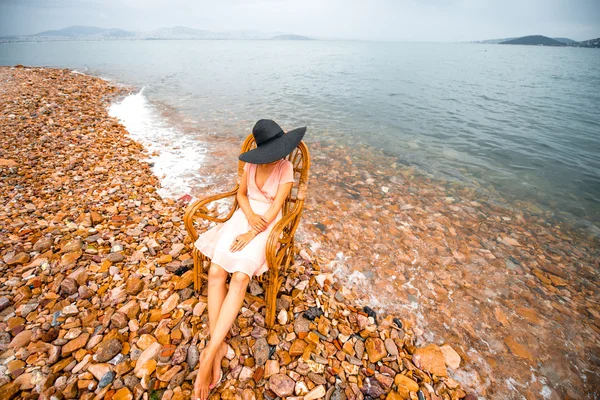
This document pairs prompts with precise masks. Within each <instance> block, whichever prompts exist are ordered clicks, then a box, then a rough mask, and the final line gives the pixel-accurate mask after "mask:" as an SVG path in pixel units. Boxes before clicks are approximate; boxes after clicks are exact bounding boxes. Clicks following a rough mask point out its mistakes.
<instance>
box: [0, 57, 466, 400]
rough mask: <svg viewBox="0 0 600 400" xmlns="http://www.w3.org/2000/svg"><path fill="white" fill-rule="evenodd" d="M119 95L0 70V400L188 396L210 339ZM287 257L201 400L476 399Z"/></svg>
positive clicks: (184, 259)
mask: <svg viewBox="0 0 600 400" xmlns="http://www.w3.org/2000/svg"><path fill="white" fill-rule="evenodd" d="M126 94H127V89H125V88H123V87H120V86H116V85H114V84H111V83H109V82H106V81H104V80H102V79H100V78H96V77H91V76H86V75H82V74H78V73H74V72H73V71H70V70H62V69H43V68H25V67H22V66H17V67H15V68H8V67H3V68H0V110H1V111H0V127H1V137H2V139H1V144H2V147H1V149H0V179H1V185H0V198H1V200H2V205H3V208H2V211H0V259H1V260H0V398H2V399H16V398H26V399H30V398H31V399H33V398H36V399H37V398H40V399H119V400H121V399H142V398H143V399H165V400H168V399H187V398H189V397H190V395H191V389H192V384H193V379H194V378H195V373H196V371H197V367H198V365H197V364H198V358H199V354H200V352H201V351H202V349H203V347H204V346H205V344H206V339H207V337H208V332H209V330H208V316H207V312H206V298H205V293H201V294H196V293H195V292H194V291H193V283H192V282H193V278H192V272H191V268H192V260H191V243H190V239H189V237H188V236H187V233H186V232H185V229H184V227H183V221H182V217H183V213H184V211H185V206H186V204H185V200H186V199H183V200H182V201H176V200H173V199H165V198H161V197H160V196H159V195H158V194H157V190H158V188H159V187H160V182H159V180H158V178H157V177H156V176H154V175H153V173H152V169H151V164H149V163H148V162H147V158H148V154H147V152H146V151H145V150H144V147H143V146H142V145H141V144H139V143H137V142H135V141H133V140H131V139H130V138H129V136H128V133H127V131H126V130H125V128H124V127H123V126H122V125H121V124H120V123H119V122H118V121H117V120H116V119H114V118H111V117H109V116H108V112H107V109H108V107H109V105H110V104H111V102H113V101H116V100H118V99H119V98H122V97H123V96H125V95H126ZM315 212H316V211H315V209H314V208H313V210H312V213H313V215H315ZM307 233H308V232H307V231H306V230H305V235H306V234H307ZM306 240H308V239H305V241H306ZM299 245H300V246H301V248H299V256H298V257H297V259H296V262H295V265H294V268H293V271H294V272H293V273H292V274H290V275H289V276H288V277H287V279H286V281H285V283H284V288H283V289H282V292H281V293H280V298H279V300H278V315H277V322H276V324H275V327H274V329H273V330H272V331H269V330H267V329H266V328H265V322H264V309H263V307H262V306H261V305H260V304H257V303H252V304H249V303H245V304H244V306H243V308H242V310H241V312H240V315H239V317H238V319H237V321H236V322H235V324H234V326H233V327H232V329H231V335H230V336H231V337H230V338H229V339H228V343H229V345H230V348H229V351H228V354H227V356H226V358H225V359H224V361H223V369H224V372H225V379H224V383H222V384H221V385H220V386H219V387H218V389H217V390H215V391H213V394H212V395H211V398H214V399H220V398H222V399H244V400H250V399H263V398H264V399H276V398H290V399H306V400H310V399H319V398H325V399H365V398H386V399H463V398H466V399H470V400H471V399H474V398H476V397H474V395H473V394H468V393H469V390H468V389H467V388H465V387H464V386H463V385H461V383H459V382H457V381H456V380H455V379H453V375H454V374H456V373H458V372H460V371H461V369H462V367H463V366H464V361H462V360H461V355H460V354H459V352H457V351H456V350H455V349H454V347H453V346H451V345H448V344H445V345H438V344H435V343H428V344H423V345H418V344H417V339H416V333H418V332H415V330H416V329H418V328H416V326H415V321H414V319H411V318H410V317H409V316H408V315H393V314H387V315H385V314H378V313H377V312H376V311H374V310H373V309H371V308H369V307H365V306H364V305H363V304H361V303H360V294H359V293H356V292H355V291H354V290H352V289H349V288H348V287H346V286H344V285H343V282H340V281H339V280H337V279H336V278H335V277H334V275H333V274H332V273H331V271H330V270H329V266H327V265H326V264H325V263H324V260H322V259H320V258H319V257H317V256H315V255H312V254H311V249H310V248H308V247H307V248H302V246H303V242H302V241H300V243H299ZM251 290H252V291H254V292H255V293H260V291H261V288H260V287H256V285H253V287H251Z"/></svg>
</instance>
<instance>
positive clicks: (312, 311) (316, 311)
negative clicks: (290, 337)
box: [302, 307, 323, 321]
mask: <svg viewBox="0 0 600 400" xmlns="http://www.w3.org/2000/svg"><path fill="white" fill-rule="evenodd" d="M321 315H323V310H321V309H320V308H318V307H311V308H309V309H308V310H307V311H306V312H305V313H304V314H302V316H303V317H304V318H306V319H307V320H309V321H314V320H315V318H317V317H320V316H321Z"/></svg>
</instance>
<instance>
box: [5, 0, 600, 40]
mask: <svg viewBox="0 0 600 400" xmlns="http://www.w3.org/2000/svg"><path fill="white" fill-rule="evenodd" d="M71 25H89V26H99V27H102V28H120V29H125V30H131V31H149V30H153V29H158V28H164V27H172V26H187V27H190V28H196V29H206V30H210V31H215V32H219V31H233V30H247V29H250V30H259V31H262V32H283V33H290V34H298V35H306V36H311V37H316V38H340V39H358V40H394V41H395V40H398V41H436V42H453V41H471V40H484V39H496V38H506V37H517V36H525V35H534V34H541V35H545V36H550V37H568V38H572V39H575V40H586V39H592V38H597V37H600V0H218V1H215V0H0V36H4V35H27V34H34V33H38V32H41V31H45V30H51V29H61V28H65V27H67V26H71Z"/></svg>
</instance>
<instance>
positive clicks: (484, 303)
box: [163, 110, 600, 399]
mask: <svg viewBox="0 0 600 400" xmlns="http://www.w3.org/2000/svg"><path fill="white" fill-rule="evenodd" d="M163 117H165V118H168V120H170V121H173V120H175V121H177V120H178V119H180V118H179V117H181V116H178V114H177V111H176V110H167V111H165V113H164V114H163ZM215 129H216V130H218V128H217V127H212V126H210V127H208V128H206V127H205V126H204V125H203V126H202V127H200V128H197V129H196V128H195V129H189V130H186V129H185V126H182V132H183V133H184V134H186V135H187V134H189V135H193V136H192V137H194V138H195V139H197V140H199V141H202V142H203V143H205V144H208V146H209V149H210V151H209V154H208V156H207V158H206V164H204V165H202V166H200V167H199V168H198V174H203V175H210V176H213V177H218V179H215V182H223V183H222V184H220V185H219V184H216V183H215V184H214V185H213V186H212V187H209V188H208V190H207V191H205V190H206V189H203V190H202V191H198V190H196V191H194V192H192V194H194V195H200V194H204V193H213V192H219V191H222V190H223V189H224V188H228V187H229V186H231V184H232V182H233V180H234V179H235V177H234V174H232V173H231V171H233V170H235V167H236V164H235V160H236V157H237V154H238V152H239V143H238V142H239V140H238V138H235V139H234V138H229V139H218V140H215V138H214V135H213V131H214V130H215ZM244 129H246V130H247V127H246V126H244V128H243V129H240V130H241V131H244ZM236 132H237V131H236ZM236 132H230V130H229V129H227V130H226V134H227V135H229V134H230V133H232V134H234V135H235V134H237V133H236ZM227 135H226V136H227ZM309 147H310V148H311V155H312V157H313V163H312V165H313V166H312V171H311V181H310V184H309V186H310V189H309V190H310V194H311V195H310V196H309V198H308V200H307V204H306V210H305V212H304V216H303V223H302V224H301V225H300V227H299V230H298V232H297V239H298V240H297V242H298V243H299V244H300V245H301V246H302V247H303V248H304V249H306V250H307V253H308V255H309V256H310V257H311V258H313V259H315V260H318V262H319V264H321V265H323V266H324V268H325V269H324V270H323V271H324V272H325V273H331V274H332V275H333V276H334V277H335V278H336V279H339V280H340V281H341V282H343V284H344V285H346V286H348V287H352V288H356V290H357V292H358V293H359V300H360V302H361V303H362V304H367V305H369V306H370V307H372V308H375V309H377V310H381V311H383V312H386V313H389V314H396V315H405V316H406V318H409V319H411V321H412V323H413V324H414V325H415V331H416V332H417V335H416V337H417V339H418V340H419V343H421V344H424V343H427V342H436V343H438V344H442V343H444V342H448V343H450V344H451V345H452V346H453V347H454V348H455V349H456V350H457V351H459V353H460V355H461V357H462V358H463V360H465V361H466V367H465V368H466V371H464V373H463V375H462V376H461V378H460V381H461V383H462V384H463V385H465V387H469V388H470V389H472V390H474V391H475V392H476V393H478V394H479V395H481V396H485V398H491V399H504V398H507V397H510V396H517V395H521V396H524V397H525V398H536V397H537V396H538V395H541V393H544V397H546V398H553V397H554V396H563V397H564V396H567V395H568V396H571V397H573V398H578V396H581V395H582V394H586V395H594V394H595V393H596V387H597V386H598V385H596V383H595V382H598V381H599V379H600V370H599V369H598V367H597V366H596V364H595V361H594V356H592V355H591V354H593V353H594V351H595V350H594V349H595V348H596V347H597V343H598V336H599V335H598V334H599V332H600V325H598V323H600V321H599V320H598V319H597V317H596V314H595V313H594V312H593V311H589V310H590V308H594V307H597V304H598V295H597V293H598V290H597V288H598V282H599V279H598V270H599V268H598V264H597V261H596V260H597V259H598V258H599V257H600V253H599V250H598V237H597V236H595V235H589V234H587V235H586V234H585V233H582V231H581V230H577V229H576V230H574V231H572V230H571V228H570V227H569V226H566V224H557V222H556V220H555V219H554V218H552V216H549V215H548V214H546V213H543V212H540V211H539V210H536V209H534V208H533V207H532V209H530V208H528V207H523V204H524V203H513V204H511V205H510V207H506V206H505V205H502V204H498V202H496V201H495V199H494V197H493V196H491V197H490V193H487V195H486V196H482V194H481V193H480V192H478V191H477V188H476V187H469V186H465V185H460V184H457V183H455V182H452V181H444V180H439V179H436V178H435V177H431V176H427V175H425V174H422V173H420V172H419V171H418V170H414V169H413V168H405V167H404V166H403V165H400V163H398V162H397V160H395V158H394V157H389V156H387V155H385V154H384V153H383V152H381V151H379V152H373V151H364V152H363V151H362V150H363V147H361V148H360V149H354V150H353V149H349V148H348V147H346V146H341V145H339V144H336V143H329V142H320V143H309ZM384 188H387V192H386V191H384ZM585 232H589V231H585ZM340 255H341V256H340ZM390 277H392V280H390V279H389V278H390ZM373 288H377V289H378V290H373ZM532 315H537V316H538V317H537V318H533V317H532ZM483 327H485V328H483ZM479 329H484V330H483V332H482V333H479V331H478V330H479ZM557 332H558V333H557ZM521 350H525V351H521ZM549 369H556V370H558V371H559V372H557V373H552V374H551V373H549V372H548V371H549ZM479 372H481V374H482V375H481V376H480V375H479ZM557 376H560V379H556V377H557ZM596 394H597V393H596Z"/></svg>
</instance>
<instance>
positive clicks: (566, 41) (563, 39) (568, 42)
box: [552, 37, 577, 44]
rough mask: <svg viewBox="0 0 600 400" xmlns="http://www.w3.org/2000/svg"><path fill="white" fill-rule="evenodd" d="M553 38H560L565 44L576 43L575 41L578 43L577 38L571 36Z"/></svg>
mask: <svg viewBox="0 0 600 400" xmlns="http://www.w3.org/2000/svg"><path fill="white" fill-rule="evenodd" d="M552 39H554V40H558V41H559V42H562V43H564V44H575V43H577V40H573V39H569V38H566V37H555V38H552Z"/></svg>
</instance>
